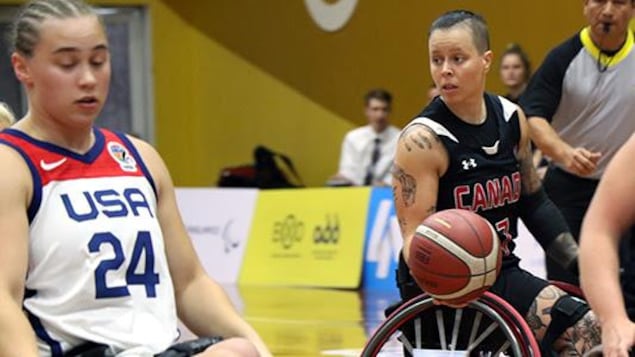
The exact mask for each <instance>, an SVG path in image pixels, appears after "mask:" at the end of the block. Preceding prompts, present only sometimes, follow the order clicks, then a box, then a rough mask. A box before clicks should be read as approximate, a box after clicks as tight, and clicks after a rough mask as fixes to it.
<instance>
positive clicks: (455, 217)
mask: <svg viewBox="0 0 635 357" xmlns="http://www.w3.org/2000/svg"><path fill="white" fill-rule="evenodd" d="M409 253H410V255H409V259H408V266H409V267H410V271H411V274H412V276H413V278H414V279H415V281H416V282H417V284H418V285H419V286H420V287H421V289H422V290H423V291H425V292H426V293H428V294H429V295H431V296H432V297H434V298H435V299H437V300H442V301H445V302H448V303H452V304H457V305H459V304H465V303H467V302H469V301H471V300H474V299H476V298H478V297H479V296H480V295H481V294H482V293H483V292H484V291H485V290H487V289H488V288H489V287H490V286H492V284H494V282H495V281H496V277H497V276H498V273H499V271H500V266H501V258H502V254H501V253H500V241H499V238H498V234H497V233H496V231H495V230H494V227H492V225H491V224H490V223H489V222H488V221H487V220H485V219H484V218H482V217H481V216H479V215H478V214H476V213H473V212H471V211H467V210H460V209H449V210H444V211H439V212H437V213H435V214H433V215H431V216H429V217H428V218H426V219H425V221H423V223H422V224H421V225H420V226H419V227H418V228H417V231H416V233H415V235H414V237H413V239H412V242H411V244H410V250H409Z"/></svg>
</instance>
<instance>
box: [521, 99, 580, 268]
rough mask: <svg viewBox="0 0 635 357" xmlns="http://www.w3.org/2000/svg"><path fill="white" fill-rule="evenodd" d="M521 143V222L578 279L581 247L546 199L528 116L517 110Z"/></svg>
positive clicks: (545, 249) (556, 210) (562, 218)
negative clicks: (532, 143) (578, 258)
mask: <svg viewBox="0 0 635 357" xmlns="http://www.w3.org/2000/svg"><path fill="white" fill-rule="evenodd" d="M518 121H519V124H520V143H519V145H518V163H519V170H520V175H521V177H522V179H521V183H522V195H521V199H520V218H521V219H522V220H523V223H525V225H526V226H527V229H529V231H530V232H531V233H532V234H533V236H534V237H535V238H536V240H537V241H538V243H540V245H541V246H542V248H543V249H544V251H545V253H546V254H547V255H548V256H549V257H551V258H552V259H554V260H555V261H556V262H558V263H559V264H560V265H561V266H562V267H563V268H565V269H568V270H570V271H571V272H572V273H574V274H576V275H577V272H578V263H577V256H578V245H577V243H576V242H575V240H574V239H573V236H572V235H571V233H570V231H569V227H568V226H567V223H566V221H565V219H564V217H563V216H562V213H561V212H560V210H559V209H558V207H556V206H555V205H554V204H553V202H551V200H550V199H549V197H547V194H546V193H545V192H544V190H543V188H542V183H541V181H540V177H538V173H537V172H536V168H535V166H534V164H533V155H532V153H531V142H530V140H529V126H528V125H527V120H526V119H525V114H524V113H523V112H522V110H520V108H519V109H518Z"/></svg>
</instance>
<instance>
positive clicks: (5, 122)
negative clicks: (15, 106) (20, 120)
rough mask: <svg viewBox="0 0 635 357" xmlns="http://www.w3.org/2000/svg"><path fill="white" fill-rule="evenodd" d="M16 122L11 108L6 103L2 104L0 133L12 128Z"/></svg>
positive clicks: (0, 107)
mask: <svg viewBox="0 0 635 357" xmlns="http://www.w3.org/2000/svg"><path fill="white" fill-rule="evenodd" d="M14 122H15V117H14V116H13V112H11V109H10V108H9V106H8V105H7V104H6V103H4V102H0V131H2V129H4V128H8V127H10V126H11V125H12V124H13V123H14Z"/></svg>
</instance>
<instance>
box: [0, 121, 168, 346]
mask: <svg viewBox="0 0 635 357" xmlns="http://www.w3.org/2000/svg"><path fill="white" fill-rule="evenodd" d="M94 134H95V144H94V145H93V147H92V148H91V149H90V151H88V152H87V153H86V154H84V155H79V154H77V153H74V152H71V151H68V150H66V149H64V148H61V147H58V146H55V145H53V144H51V143H47V142H42V141H39V140H36V139H34V138H31V137H30V136H28V135H26V134H24V133H23V132H20V131H17V130H14V129H7V130H5V131H3V132H2V133H0V143H2V144H5V145H9V146H11V147H13V148H14V149H15V150H16V151H18V152H19V153H20V154H21V155H22V157H23V158H24V159H25V161H26V162H27V164H28V166H29V168H30V171H31V174H32V177H33V199H32V201H31V204H30V206H29V208H28V212H27V213H28V217H29V222H30V227H29V264H28V274H27V277H26V291H25V298H24V304H23V307H24V310H25V313H26V314H27V316H28V318H29V321H30V323H31V326H32V327H33V330H34V332H35V334H36V335H37V338H38V347H39V350H40V355H42V356H54V357H57V356H62V355H63V354H64V353H65V352H67V351H68V350H70V349H72V348H73V347H76V346H78V345H81V344H83V343H86V342H88V341H91V342H95V343H101V344H105V345H109V346H111V347H112V348H113V349H115V350H116V351H118V352H122V351H126V350H133V351H135V355H137V356H145V355H152V354H154V353H159V352H161V351H163V350H165V349H167V348H168V347H169V346H170V344H172V343H173V342H174V341H175V339H176V338H177V334H178V333H177V318H176V307H175V301H174V290H173V286H172V280H171V278H170V273H169V270H168V263H167V259H166V255H165V249H164V242H163V236H162V233H161V228H160V226H159V222H158V219H157V196H156V190H155V187H154V182H153V180H152V177H151V176H150V174H149V172H148V170H147V168H146V166H145V165H144V163H143V161H142V160H141V157H140V156H139V154H138V152H137V150H136V149H135V148H134V146H133V145H132V143H131V142H130V141H129V140H128V139H127V138H126V137H125V136H124V135H122V134H115V133H113V132H110V131H107V130H103V129H94Z"/></svg>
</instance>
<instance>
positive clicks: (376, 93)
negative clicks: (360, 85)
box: [364, 88, 392, 106]
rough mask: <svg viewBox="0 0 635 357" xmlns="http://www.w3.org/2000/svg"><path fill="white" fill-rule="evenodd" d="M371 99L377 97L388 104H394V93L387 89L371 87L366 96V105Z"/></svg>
mask: <svg viewBox="0 0 635 357" xmlns="http://www.w3.org/2000/svg"><path fill="white" fill-rule="evenodd" d="M371 99H377V100H380V101H382V102H384V103H387V104H388V106H391V105H392V95H391V94H390V92H388V91H387V90H385V89H381V88H376V89H371V90H370V91H368V93H366V95H365V96H364V105H368V103H369V102H370V100H371Z"/></svg>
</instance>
